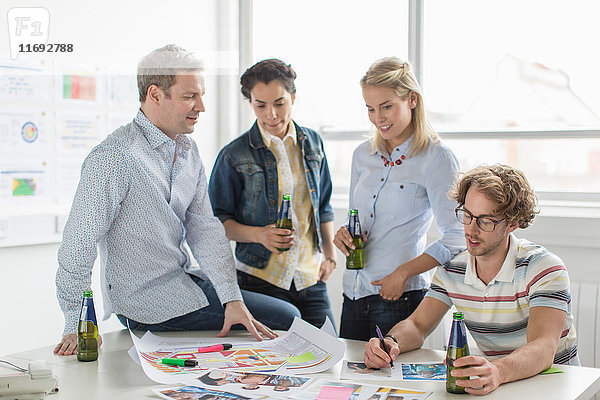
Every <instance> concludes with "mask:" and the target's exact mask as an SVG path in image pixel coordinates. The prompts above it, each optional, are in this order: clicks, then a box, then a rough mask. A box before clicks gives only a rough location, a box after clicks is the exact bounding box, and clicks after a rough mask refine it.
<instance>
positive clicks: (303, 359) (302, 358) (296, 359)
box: [286, 351, 315, 364]
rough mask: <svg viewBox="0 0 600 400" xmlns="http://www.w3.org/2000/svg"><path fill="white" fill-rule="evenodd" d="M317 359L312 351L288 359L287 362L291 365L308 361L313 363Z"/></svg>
mask: <svg viewBox="0 0 600 400" xmlns="http://www.w3.org/2000/svg"><path fill="white" fill-rule="evenodd" d="M314 359H315V356H314V355H313V353H311V352H310V351H309V352H307V353H304V354H300V355H299V356H294V357H287V358H286V361H287V362H289V363H290V364H300V363H303V362H307V361H312V360H314Z"/></svg>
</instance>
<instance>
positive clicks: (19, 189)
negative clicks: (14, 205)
mask: <svg viewBox="0 0 600 400" xmlns="http://www.w3.org/2000/svg"><path fill="white" fill-rule="evenodd" d="M12 181H13V183H12V195H13V196H33V195H35V190H36V183H35V178H29V179H27V178H25V179H13V180H12Z"/></svg>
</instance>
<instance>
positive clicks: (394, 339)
mask: <svg viewBox="0 0 600 400" xmlns="http://www.w3.org/2000/svg"><path fill="white" fill-rule="evenodd" d="M386 337H389V338H391V339H392V340H393V341H394V342H396V344H398V340H396V338H395V337H394V335H385V336H384V338H386Z"/></svg>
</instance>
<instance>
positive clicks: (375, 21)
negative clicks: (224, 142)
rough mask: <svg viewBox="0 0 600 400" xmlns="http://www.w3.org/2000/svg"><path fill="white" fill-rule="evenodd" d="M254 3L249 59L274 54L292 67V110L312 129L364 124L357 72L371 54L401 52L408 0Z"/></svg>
mask: <svg viewBox="0 0 600 400" xmlns="http://www.w3.org/2000/svg"><path fill="white" fill-rule="evenodd" d="M253 6H254V17H253V27H254V34H253V42H254V46H253V58H254V61H255V62H256V61H260V60H263V59H266V58H279V59H281V60H283V61H285V62H286V63H288V64H291V65H292V67H293V68H294V70H295V71H296V73H297V74H298V78H297V79H296V88H297V95H296V104H295V106H294V118H295V119H296V120H297V121H298V122H299V123H300V124H304V125H306V126H309V127H311V128H314V129H320V128H321V127H323V126H334V127H336V128H349V127H351V128H354V129H356V128H361V129H363V130H368V129H369V126H370V122H369V119H368V116H367V113H366V112H365V105H364V102H363V99H362V94H361V90H360V85H359V80H360V78H361V77H362V75H363V74H364V73H365V72H366V70H367V69H368V67H369V65H370V64H371V63H372V62H373V61H375V60H376V59H379V58H382V57H386V56H392V55H395V56H398V57H401V58H404V59H405V58H406V57H407V54H408V24H407V21H408V1H407V0H371V1H369V2H354V1H340V0H333V1H323V0H304V1H302V2H292V1H281V0H254V1H253ZM243 67H244V68H246V67H248V66H243Z"/></svg>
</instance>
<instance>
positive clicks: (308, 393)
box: [294, 379, 431, 400]
mask: <svg viewBox="0 0 600 400" xmlns="http://www.w3.org/2000/svg"><path fill="white" fill-rule="evenodd" d="M335 388H338V389H335ZM339 388H341V389H339ZM348 392H350V396H349V397H346V396H347V393H348ZM334 394H338V395H340V396H341V397H337V398H339V399H342V398H343V399H348V398H349V399H350V400H400V398H401V397H402V398H403V400H424V399H426V398H427V397H428V396H429V395H430V394H431V392H426V391H423V390H414V389H404V388H398V387H382V386H380V385H366V384H357V383H346V382H334V381H329V380H325V379H317V380H315V382H314V383H312V384H311V385H310V386H309V387H308V388H307V389H306V390H305V391H303V392H301V393H298V394H296V395H294V398H296V399H302V400H320V399H324V398H328V399H333V398H335V397H327V396H333V395H334Z"/></svg>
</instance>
